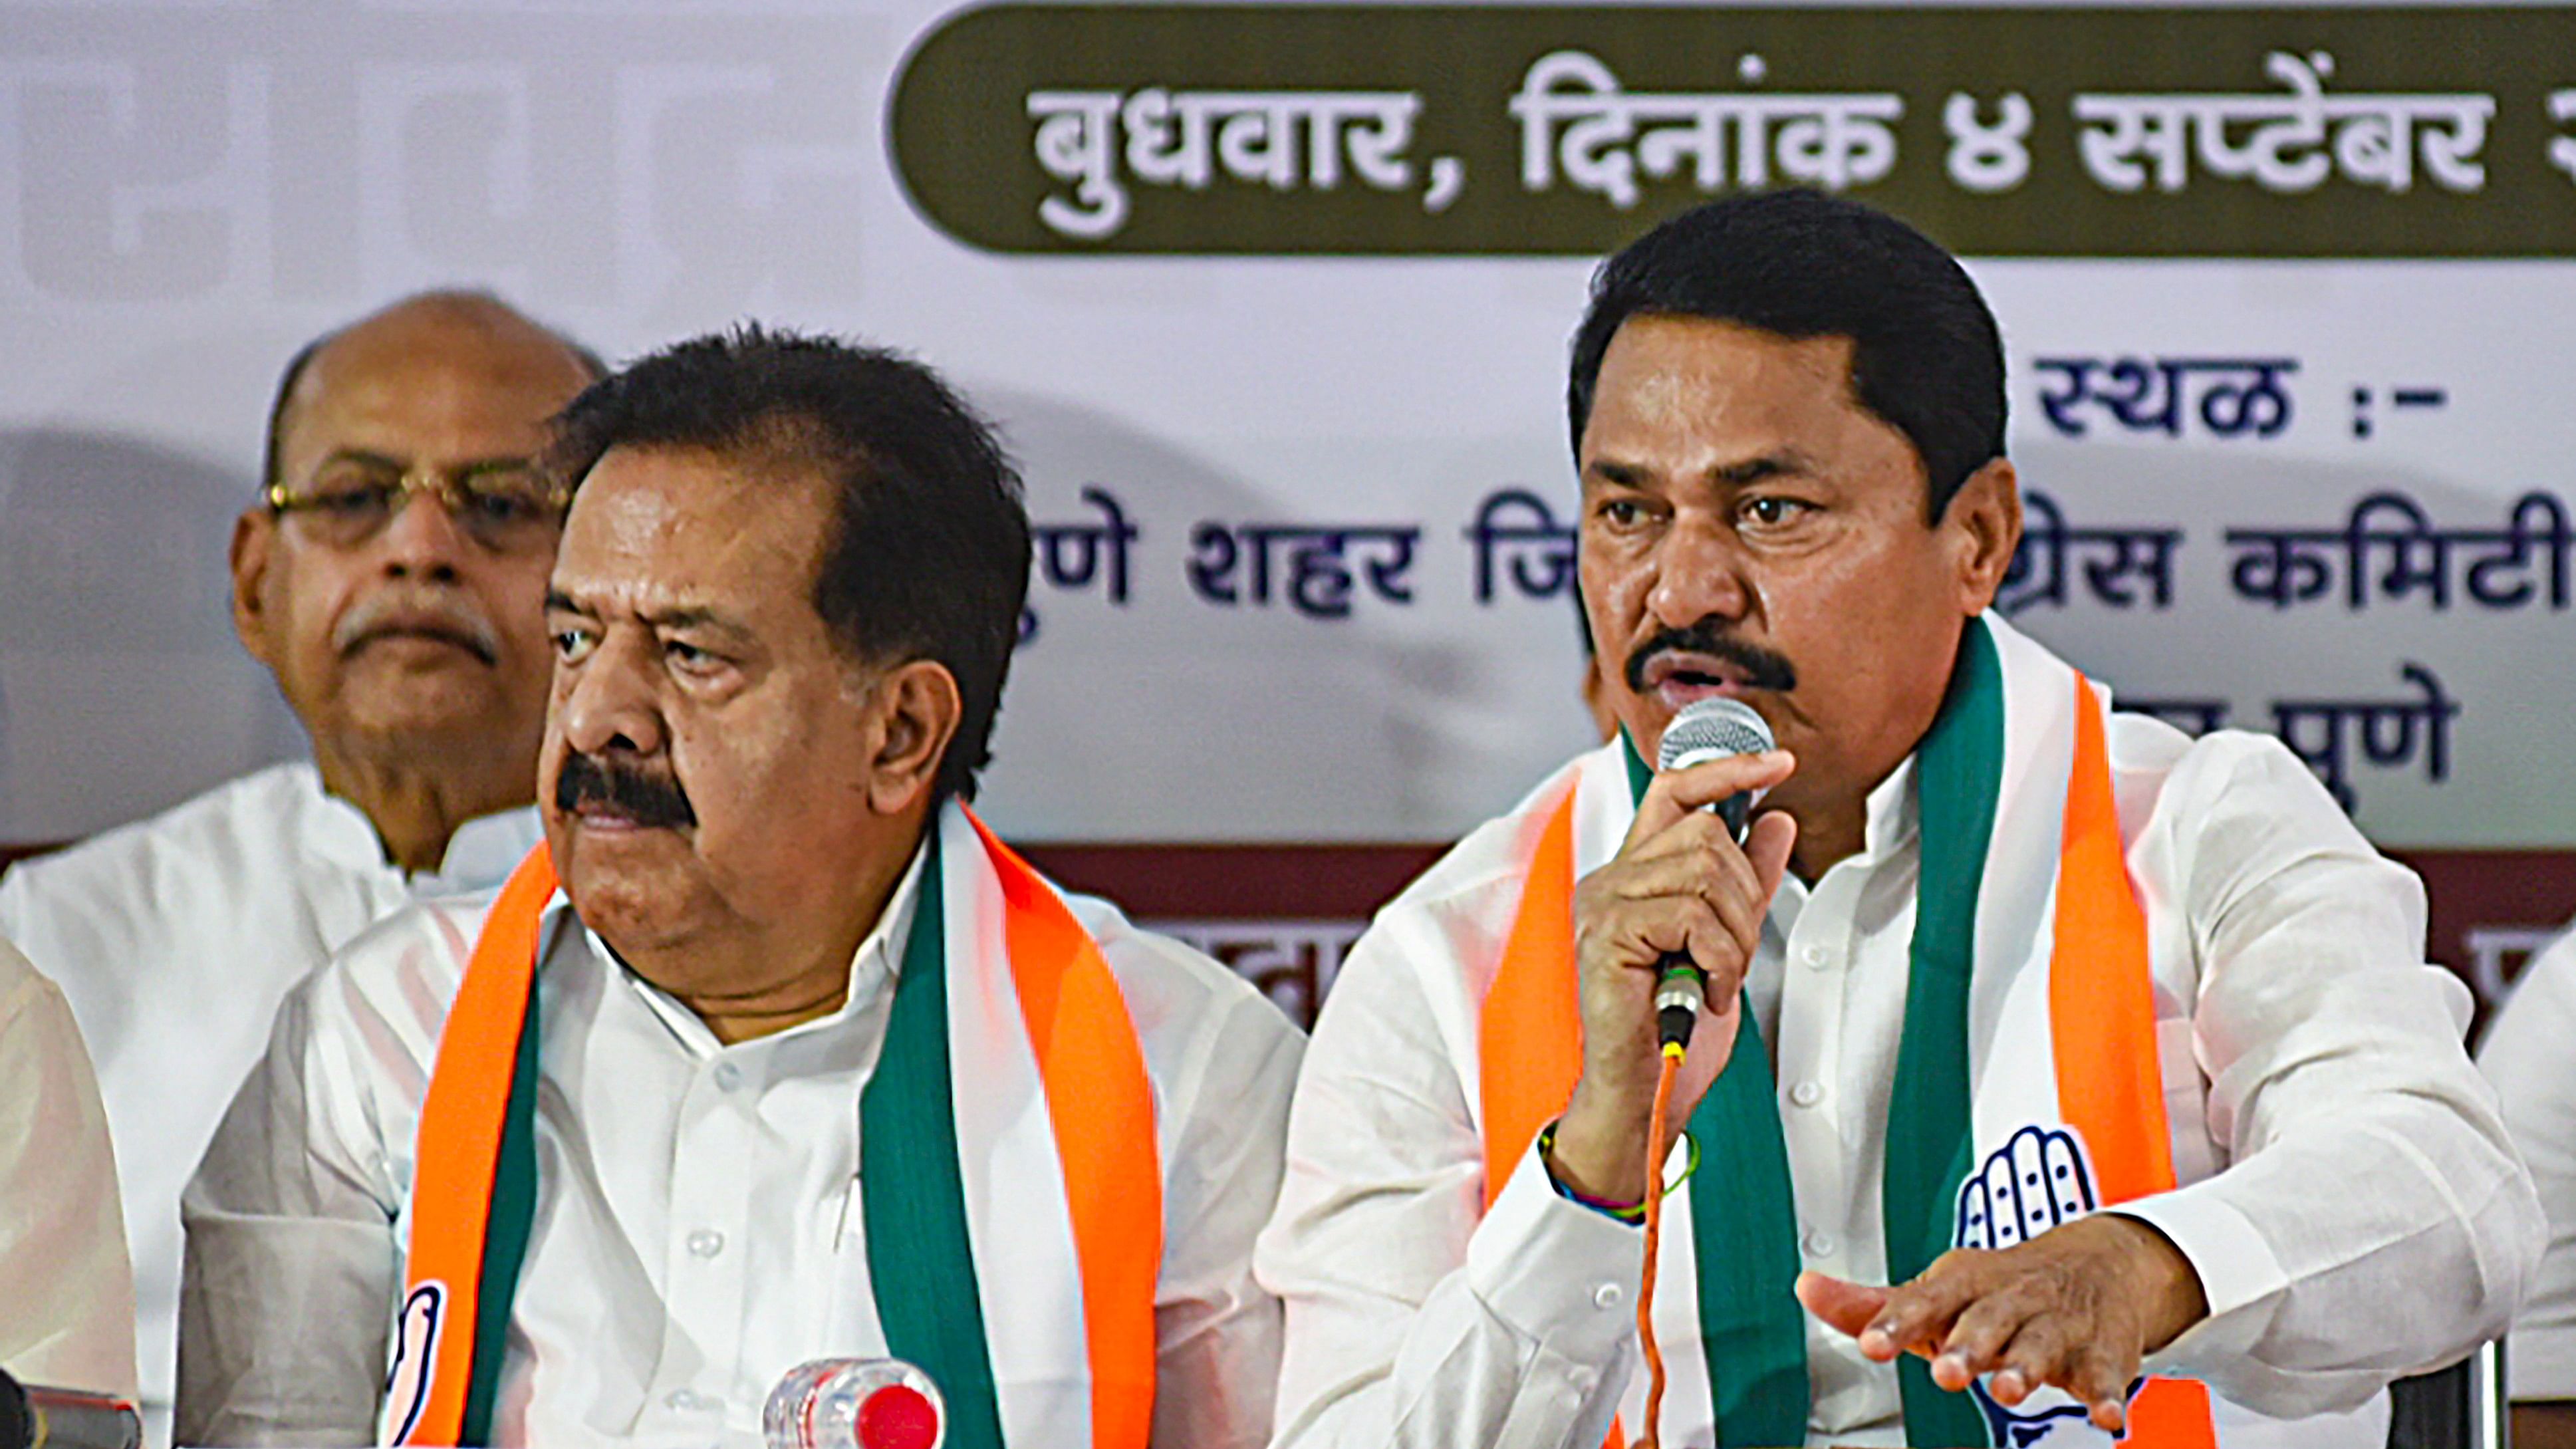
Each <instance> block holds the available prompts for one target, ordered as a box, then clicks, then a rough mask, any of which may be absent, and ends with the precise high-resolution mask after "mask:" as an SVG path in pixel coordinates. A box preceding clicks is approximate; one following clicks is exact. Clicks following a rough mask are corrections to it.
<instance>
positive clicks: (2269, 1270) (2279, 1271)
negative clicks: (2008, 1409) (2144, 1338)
mask: <svg viewBox="0 0 2576 1449" xmlns="http://www.w3.org/2000/svg"><path fill="white" fill-rule="evenodd" d="M2217 1186H2219V1179H2217V1178H2211V1179H2208V1180H2206V1181H2203V1182H2197V1183H2194V1184H2192V1185H2191V1186H2190V1187H2186V1188H2177V1189H2175V1190H2174V1191H2172V1192H2162V1193H2156V1194H2154V1195H2152V1196H2149V1197H2142V1198H2133V1199H2131V1200H2130V1201H2128V1202H2124V1203H2121V1204H2120V1205H2118V1206H2117V1207H2114V1208H2112V1209H2110V1211H2112V1212H2115V1213H2118V1214H2119V1215H2120V1216H2122V1217H2127V1218H2135V1219H2137V1220H2138V1221H2139V1222H2142V1223H2145V1224H2146V1225H2147V1226H2149V1227H2151V1228H2154V1229H2155V1230H2156V1231H2157V1232H2160V1233H2162V1234H2164V1235H2165V1238H2166V1239H2167V1240H2168V1241H2170V1242H2171V1243H2172V1244H2173V1245H2174V1247H2175V1248H2176V1249H2178V1250H2179V1251H2180V1252H2181V1253H2182V1255H2183V1257H2184V1258H2185V1259H2186V1260H2188V1261H2189V1262H2190V1264H2191V1268H2192V1271H2193V1272H2194V1273H2196V1274H2198V1275H2199V1277H2200V1291H2201V1295H2202V1296H2203V1297H2204V1298H2206V1299H2207V1300H2208V1302H2209V1316H2208V1317H2207V1318H2204V1319H2202V1320H2201V1321H2200V1322H2198V1323H2195V1324H2193V1325H2192V1326H2191V1327H2190V1328H2188V1329H2185V1330H2184V1331H2183V1333H2182V1335H2181V1336H2180V1337H2178V1338H2176V1339H2175V1340H2174V1341H2173V1342H2171V1343H2169V1344H2166V1345H2165V1346H2164V1347H2163V1348H2162V1349H2159V1350H2157V1351H2156V1352H2155V1353H2152V1354H2149V1355H2148V1356H2147V1361H2146V1365H2145V1367H2146V1371H2147V1372H2148V1373H2151V1374H2164V1375H2173V1376H2182V1377H2191V1378H2205V1377H2207V1376H2208V1375H2209V1372H2210V1370H2212V1369H2213V1368H2216V1367H2217V1366H2219V1365H2223V1364H2227V1363H2231V1362H2235V1361H2237V1360H2240V1359H2242V1358H2244V1357H2245V1355H2246V1354H2247V1353H2248V1352H2249V1351H2250V1350H2252V1348H2253V1347H2254V1343H2255V1341H2256V1340H2257V1339H2260V1338H2261V1337H2262V1336H2263V1333H2264V1331H2265V1330H2266V1329H2268V1328H2269V1327H2270V1326H2271V1322H2272V1310H2273V1309H2274V1308H2275V1307H2277V1306H2278V1305H2279V1302H2280V1298H2281V1295H2282V1293H2284V1292H2286V1291H2287V1290H2288V1288H2289V1286H2290V1275H2289V1272H2288V1270H2286V1269H2284V1268H2283V1267H2282V1266H2281V1259H2280V1257H2279V1255H2278V1254H2276V1253H2274V1252H2273V1251H2272V1245H2271V1243H2270V1242H2269V1241H2268V1240H2266V1239H2265V1238H2264V1236H2263V1233H2262V1230H2261V1229H2259V1228H2257V1227H2255V1226H2254V1221H2253V1219H2251V1218H2248V1217H2247V1216H2245V1213H2244V1210H2243V1209H2241V1208H2239V1207H2237V1206H2236V1204H2234V1203H2232V1202H2229V1201H2228V1200H2227V1199H2226V1198H2224V1197H2222V1196H2220V1195H2219V1194H2218V1193H2216V1192H2213V1191H2210V1190H2209V1189H2212V1188H2216V1187H2217Z"/></svg>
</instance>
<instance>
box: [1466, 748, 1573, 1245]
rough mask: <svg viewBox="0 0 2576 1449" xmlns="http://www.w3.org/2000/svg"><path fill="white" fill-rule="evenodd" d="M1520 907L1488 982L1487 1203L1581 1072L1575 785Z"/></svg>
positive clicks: (1560, 804)
mask: <svg viewBox="0 0 2576 1449" xmlns="http://www.w3.org/2000/svg"><path fill="white" fill-rule="evenodd" d="M1526 879H1527V883H1526V884H1524V885H1523V886H1522V888H1521V903H1520V910H1519V913H1518V914H1516V915H1515V916H1513V917H1512V933H1511V935H1510V936H1509V937H1507V938H1506V939H1505V941H1504V943H1503V956H1502V960H1501V961H1500V962H1499V963H1497V964H1496V966H1495V968H1494V979H1493V981H1492V982H1491V984H1489V985H1488V986H1487V987H1486V988H1485V1003H1484V1008H1483V1011H1482V1013H1481V1015H1480V1017H1479V1020H1478V1027H1477V1042H1478V1045H1477V1060H1478V1062H1479V1063H1480V1064H1481V1065H1480V1067H1479V1069H1478V1071H1477V1073H1476V1077H1477V1091H1476V1095H1477V1099H1478V1101H1479V1102H1480V1103H1481V1104H1482V1106H1483V1109H1484V1117H1485V1206H1486V1207H1488V1208H1491V1207H1492V1206H1493V1205H1494V1199H1495V1198H1497V1197H1500V1196H1501V1195H1502V1192H1503V1184H1504V1183H1507V1182H1509V1181H1511V1177H1512V1169H1513V1168H1514V1167H1515V1166H1516V1165H1517V1164H1518V1163H1519V1162H1520V1160H1521V1154H1522V1153H1524V1152H1527V1151H1529V1145H1530V1143H1532V1142H1533V1141H1536V1140H1537V1138H1538V1133H1539V1129H1540V1128H1542V1127H1544V1126H1546V1125H1547V1124H1548V1123H1549V1122H1551V1121H1553V1120H1554V1119H1555V1118H1556V1116H1557V1114H1559V1113H1561V1112H1563V1111H1564V1110H1565V1103H1566V1099H1567V1098H1568V1097H1571V1096H1572V1095H1573V1094H1574V1084H1575V1082H1577V1081H1578V1080H1580V1079H1581V1078H1582V1076H1583V1009H1582V1000H1581V997H1580V996H1579V995H1578V988H1577V985H1576V981H1575V972H1574V900H1573V897H1572V895H1571V891H1572V889H1573V885H1574V786H1573V785H1572V784H1571V783H1568V784H1567V786H1566V787H1565V794H1564V796H1563V797H1562V798H1561V799H1559V800H1558V801H1557V802H1556V804H1555V806H1554V807H1553V808H1551V809H1550V810H1549V811H1548V813H1547V816H1546V822H1545V824H1543V825H1542V826H1541V827H1540V828H1539V833H1538V842H1537V849H1536V850H1535V851H1534V852H1533V853H1532V855H1531V856H1530V864H1529V875H1528V877H1527V878H1526Z"/></svg>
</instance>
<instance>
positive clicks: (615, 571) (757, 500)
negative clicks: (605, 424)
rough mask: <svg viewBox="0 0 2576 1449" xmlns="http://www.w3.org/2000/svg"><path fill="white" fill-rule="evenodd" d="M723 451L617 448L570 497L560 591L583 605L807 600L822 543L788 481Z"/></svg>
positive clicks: (743, 609) (749, 606) (751, 605)
mask: <svg viewBox="0 0 2576 1449" xmlns="http://www.w3.org/2000/svg"><path fill="white" fill-rule="evenodd" d="M738 466H739V465H738V464H737V463H735V462H734V461H733V460H731V459H728V458H726V457H725V456H723V455H720V454H715V453H706V452H700V451H697V450H679V449H672V450H661V449H652V450H639V452H637V453H634V454H629V453H626V452H625V451H623V450H621V449H612V450H611V451H610V453H609V454H608V456H607V457H605V458H603V459H602V460H601V463H600V465H599V466H598V467H596V468H594V469H593V470H592V476H591V478H590V479H589V481H587V482H585V483H584V484H583V485H582V489H581V492H580V493H579V494H577V495H576V496H575V499H574V502H573V510H572V515H571V517H570V519H569V520H568V523H567V526H566V528H565V532H564V541H563V548H562V551H561V553H560V554H559V556H558V559H557V565H556V569H555V580H556V588H557V589H558V591H559V592H562V593H564V594H567V595H569V596H571V597H572V598H574V599H576V600H578V601H579V602H581V603H582V604H584V605H585V606H586V607H600V606H611V605H613V606H614V607H617V608H619V609H621V610H623V609H658V608H667V607H673V606H680V605H698V604H713V603H717V602H719V601H722V602H725V603H728V604H731V605H732V606H733V607H732V608H730V609H728V612H731V613H737V614H739V613H747V612H751V611H754V610H756V609H758V608H759V607H761V606H763V605H764V604H765V603H776V604H781V605H785V604H793V605H795V606H797V607H806V606H808V604H809V602H810V601H809V600H808V597H807V596H808V595H809V594H810V592H811V587H812V579H813V573H814V569H815V566H816V560H815V557H814V553H815V547H816V545H815V541H814V539H813V537H812V536H811V534H810V532H809V531H808V528H807V526H806V525H807V522H808V520H806V519H804V518H803V516H802V515H803V514H804V513H805V512H807V511H808V510H807V509H806V508H805V507H804V506H803V504H802V502H801V501H800V500H799V499H798V497H797V496H796V492H795V487H794V485H793V484H792V483H782V482H780V481H777V480H771V479H761V478H746V477H744V476H742V475H741V474H740V473H739V472H737V471H735V470H736V469H737V467H738Z"/></svg>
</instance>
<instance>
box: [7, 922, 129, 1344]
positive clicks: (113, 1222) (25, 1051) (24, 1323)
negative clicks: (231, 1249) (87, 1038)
mask: <svg viewBox="0 0 2576 1449" xmlns="http://www.w3.org/2000/svg"><path fill="white" fill-rule="evenodd" d="M133 1323H134V1277H133V1275H132V1274H131V1273H130V1272H128V1271H127V1270H126V1265H125V1225H124V1223H123V1222H122V1221H120V1220H119V1218H118V1215H117V1211H116V1161H115V1158H114V1157H113V1155H112V1154H111V1153H110V1151H109V1148H108V1142H107V1116H106V1114H105V1113H104V1112H103V1111H101V1110H100V1108H99V1105H98V1084H97V1083H96V1082H95V1081H93V1080H91V1077H90V1069H89V1055H88V1053H86V1052H84V1051H82V1050H81V1039H80V1030H79V1028H77V1027H76V1026H74V1025H73V1024H72V1014H71V1009H70V1008H69V1007H67V1006H65V1005H64V1004H63V994H62V993H61V992H60V991H57V990H55V989H54V984H53V983H52V982H50V981H47V980H46V979H45V978H44V977H42V976H39V975H37V974H36V971H35V968H33V967H31V966H29V965H28V964H27V958H26V957H24V956H21V955H19V954H18V952H17V951H16V950H15V949H14V948H12V947H11V946H10V944H9V942H8V941H7V940H6V939H0V1368H5V1369H7V1370H8V1371H9V1372H10V1373H11V1374H13V1375H15V1376H16V1377H17V1378H18V1379H19V1381H20V1382H22V1383H31V1384H50V1385H53V1386H54V1387H56V1388H69V1389H88V1390H91V1391H93V1392H101V1393H113V1394H120V1395H125V1394H132V1393H133V1392H134V1334H133Z"/></svg>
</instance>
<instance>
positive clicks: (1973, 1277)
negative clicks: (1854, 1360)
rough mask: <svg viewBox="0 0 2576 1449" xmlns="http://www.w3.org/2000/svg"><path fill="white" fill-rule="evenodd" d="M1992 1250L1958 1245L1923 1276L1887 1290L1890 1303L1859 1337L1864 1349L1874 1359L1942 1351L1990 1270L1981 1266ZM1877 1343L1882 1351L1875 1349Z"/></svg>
mask: <svg viewBox="0 0 2576 1449" xmlns="http://www.w3.org/2000/svg"><path fill="white" fill-rule="evenodd" d="M1991 1256H1992V1255H1991V1254H1985V1253H1971V1252H1964V1251H1961V1250H1958V1249H1952V1250H1951V1251H1949V1252H1947V1253H1944V1254H1942V1255H1941V1256H1940V1257H1938V1258H1935V1259H1934V1260H1933V1261H1932V1266H1931V1267H1929V1268H1926V1269H1924V1270H1923V1274H1922V1276H1921V1277H1918V1278H1916V1279H1915V1280H1914V1281H1913V1282H1911V1283H1907V1284H1905V1285H1903V1286H1902V1287H1899V1288H1896V1289H1893V1290H1891V1291H1890V1292H1889V1294H1888V1300H1887V1307H1886V1308H1884V1309H1882V1310H1880V1312H1879V1315H1878V1317H1877V1319H1876V1320H1874V1321H1873V1322H1872V1323H1871V1324H1870V1325H1869V1327H1868V1328H1867V1329H1865V1330H1863V1332H1862V1333H1861V1336H1860V1346H1861V1352H1863V1353H1865V1354H1868V1355H1869V1356H1870V1357H1872V1358H1879V1359H1882V1360H1883V1359H1887V1358H1893V1357H1895V1356H1896V1355H1897V1354H1898V1353H1919V1354H1921V1355H1923V1356H1924V1357H1925V1358H1930V1357H1931V1356H1932V1355H1933V1354H1934V1353H1936V1352H1938V1351H1939V1348H1940V1344H1941V1340H1942V1339H1943V1338H1945V1337H1947V1336H1948V1334H1949V1332H1950V1323H1951V1320H1952V1319H1954V1318H1956V1317H1957V1316H1958V1314H1959V1310H1961V1309H1963V1308H1965V1307H1967V1306H1968V1305H1969V1304H1970V1303H1973V1302H1975V1301H1976V1300H1977V1299H1978V1298H1979V1297H1980V1296H1981V1295H1982V1292H1983V1290H1984V1288H1985V1286H1986V1282H1987V1280H1988V1278H1989V1277H1991V1276H1992V1275H1991V1274H1990V1273H1989V1272H1988V1271H1987V1270H1986V1269H1985V1268H1984V1267H1983V1264H1984V1262H1985V1260H1987V1259H1988V1258H1990V1257H1991ZM1873 1346H1875V1347H1876V1348H1879V1349H1883V1350H1884V1352H1873V1351H1872V1350H1873Z"/></svg>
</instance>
